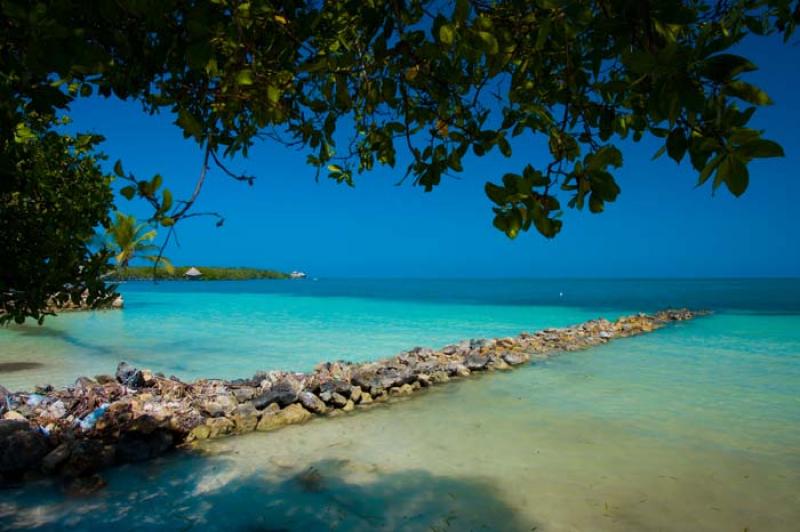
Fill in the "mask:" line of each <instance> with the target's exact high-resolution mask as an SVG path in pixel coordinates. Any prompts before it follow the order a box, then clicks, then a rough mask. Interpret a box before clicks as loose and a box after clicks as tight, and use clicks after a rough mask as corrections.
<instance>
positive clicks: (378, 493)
mask: <svg viewBox="0 0 800 532" xmlns="http://www.w3.org/2000/svg"><path fill="white" fill-rule="evenodd" d="M120 289H121V291H122V293H123V295H124V297H125V300H126V308H125V309H124V310H122V311H106V312H94V313H73V314H65V315H62V316H59V317H58V318H55V319H49V320H47V321H46V323H45V325H44V326H43V327H38V326H35V325H26V326H22V327H17V326H14V327H8V328H6V329H2V330H0V364H2V363H7V362H35V363H38V364H41V366H40V367H37V368H34V369H30V370H24V371H15V372H5V373H0V384H3V385H4V386H6V387H7V388H10V389H26V388H30V387H32V386H33V385H34V384H42V383H51V384H54V385H60V386H63V385H67V384H70V383H71V382H72V381H74V379H75V378H76V377H78V376H79V375H95V374H98V373H113V371H114V369H115V367H116V364H117V363H118V362H119V361H120V360H127V361H128V362H131V363H133V364H136V365H139V366H141V367H147V368H150V369H153V370H156V371H163V372H164V373H166V374H168V375H169V374H175V375H177V376H179V377H182V378H189V379H191V378H196V377H201V376H203V377H211V376H213V377H241V376H249V375H251V374H252V373H254V372H255V371H257V370H267V369H296V370H306V369H310V368H311V367H312V366H313V365H314V364H315V363H317V362H320V361H323V360H332V359H346V360H354V361H358V360H368V359H374V358H380V357H384V356H389V355H392V354H395V353H397V352H398V351H401V350H404V349H408V348H411V347H414V346H417V345H423V346H425V345H427V346H434V347H435V346H440V345H444V344H446V343H449V342H452V341H456V340H460V339H463V338H476V337H486V336H506V335H512V334H518V333H519V332H522V331H532V330H536V329H540V328H544V327H550V326H561V325H567V324H571V323H576V322H581V321H584V320H587V319H591V318H596V317H599V316H604V317H608V318H613V317H616V316H618V315H621V314H626V313H633V312H639V311H652V310H657V309H659V308H663V307H666V306H688V307H693V308H709V309H712V310H714V312H715V313H714V314H713V315H712V316H710V317H707V318H703V319H698V320H695V321H692V322H687V323H681V324H678V325H675V326H671V327H669V328H666V329H662V330H660V331H657V332H655V333H652V334H649V335H645V336H641V337H636V338H631V339H625V340H620V341H615V342H612V343H610V344H607V345H604V346H601V347H598V348H595V349H591V350H588V351H584V352H578V353H567V354H564V355H563V356H559V357H556V358H553V359H550V360H548V361H546V362H540V363H535V364H532V365H530V366H527V367H525V368H522V369H519V370H517V371H514V372H511V373H502V374H492V375H486V376H484V377H481V378H475V379H469V380H467V381H464V382H460V383H457V384H451V385H447V386H443V387H439V388H436V389H433V390H431V391H427V392H425V393H421V394H418V395H415V396H414V397H413V398H411V399H409V400H407V401H403V402H400V403H396V404H393V405H389V406H387V407H382V408H376V409H372V410H370V411H367V412H362V413H360V414H357V415H350V416H343V417H337V418H326V419H316V420H314V421H312V422H311V423H309V424H307V425H303V426H295V427H290V428H287V429H285V430H281V431H278V432H275V433H268V434H258V433H256V434H252V435H247V436H241V437H236V438H228V439H224V440H217V441H214V442H210V443H208V444H207V445H205V446H204V447H203V448H201V449H200V451H201V452H198V453H195V454H181V453H175V454H173V455H170V456H167V457H164V458H161V459H159V460H156V461H154V462H151V463H148V464H142V465H129V466H124V467H120V468H117V469H114V470H112V471H109V472H107V474H106V475H105V476H106V478H107V480H108V487H107V488H106V489H105V490H103V491H102V492H100V493H98V494H95V495H92V496H87V497H69V496H67V495H65V493H64V492H63V490H62V488H61V486H60V485H59V484H58V483H57V482H50V481H42V482H37V483H34V484H29V485H26V486H24V487H20V488H13V489H5V490H2V491H0V529H25V528H34V529H39V530H44V529H54V530H55V529H58V530H62V529H76V530H83V529H96V530H107V529H109V528H110V527H114V528H115V529H118V530H128V529H131V530H152V529H157V528H168V529H180V530H219V529H225V530H376V529H377V530H473V529H474V530H487V529H488V530H538V531H542V530H545V531H546V530H554V531H561V530H564V531H566V530H681V531H683V530H709V531H716V530H730V531H743V530H747V531H760V530H786V531H794V530H798V527H800V280H796V279H795V280H782V279H770V280H752V279H751V280H701V279H698V280H588V279H587V280H535V279H526V280H446V281H445V280H404V279H387V280H328V279H320V280H318V281H313V280H306V281H254V282H242V281H239V282H172V283H160V284H157V285H156V284H152V283H138V282H131V283H126V284H123V285H122V286H121V287H120ZM0 367H1V366H0Z"/></svg>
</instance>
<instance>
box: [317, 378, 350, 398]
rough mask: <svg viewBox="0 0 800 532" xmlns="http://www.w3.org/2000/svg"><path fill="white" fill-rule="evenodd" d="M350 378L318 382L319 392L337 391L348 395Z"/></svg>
mask: <svg viewBox="0 0 800 532" xmlns="http://www.w3.org/2000/svg"><path fill="white" fill-rule="evenodd" d="M350 387H351V385H350V380H349V379H348V380H342V379H335V380H329V381H325V382H323V383H322V384H320V387H319V389H320V391H321V392H323V393H324V392H331V393H338V394H341V395H348V394H349V393H350Z"/></svg>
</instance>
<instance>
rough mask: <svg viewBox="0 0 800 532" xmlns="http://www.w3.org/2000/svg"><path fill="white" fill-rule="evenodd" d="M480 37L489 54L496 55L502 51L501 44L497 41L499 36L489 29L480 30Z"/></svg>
mask: <svg viewBox="0 0 800 532" xmlns="http://www.w3.org/2000/svg"><path fill="white" fill-rule="evenodd" d="M478 38H480V40H481V42H482V43H483V49H484V51H485V52H486V53H487V54H489V55H495V54H496V53H497V52H499V51H500V45H499V44H498V42H497V38H496V37H495V36H494V35H492V34H491V33H489V32H488V31H479V32H478Z"/></svg>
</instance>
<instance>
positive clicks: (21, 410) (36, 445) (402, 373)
mask: <svg viewBox="0 0 800 532" xmlns="http://www.w3.org/2000/svg"><path fill="white" fill-rule="evenodd" d="M701 314H705V312H694V311H690V310H686V309H679V310H664V311H661V312H657V313H655V314H652V315H646V314H638V315H634V316H625V317H621V318H619V319H617V320H616V321H608V320H605V319H598V320H592V321H588V322H585V323H582V324H580V325H575V326H571V327H564V328H558V329H544V330H542V331H539V332H536V333H532V334H531V333H522V334H520V335H519V336H516V337H509V338H495V339H480V340H464V341H462V342H459V343H457V344H452V345H447V346H444V347H442V348H441V349H429V348H421V347H417V348H414V349H411V350H410V351H406V352H403V353H400V354H399V355H396V356H394V357H391V358H387V359H384V360H379V361H375V362H366V363H358V364H356V363H349V362H343V361H338V362H326V363H323V364H319V365H318V366H317V367H316V368H315V369H314V371H312V372H309V373H290V372H284V371H269V372H261V373H257V374H256V375H255V376H253V377H252V378H249V379H237V380H233V381H225V380H215V379H200V380H197V381H195V382H191V383H189V382H182V381H181V380H179V379H177V378H176V377H165V376H164V375H162V374H158V373H152V372H150V371H148V370H144V369H138V368H134V367H132V366H130V365H128V364H126V363H124V362H123V363H121V364H120V365H119V366H118V368H117V371H116V374H115V375H113V376H111V375H98V376H96V377H95V378H88V377H80V378H79V379H78V380H77V381H76V382H75V384H74V385H73V386H70V387H67V388H64V389H58V390H56V389H53V388H52V387H50V386H43V387H42V386H40V387H37V388H36V389H35V390H34V391H33V392H30V393H27V392H25V393H23V392H17V393H12V392H10V391H8V390H6V389H4V388H3V387H2V386H0V414H2V420H0V483H6V484H7V483H13V482H19V481H22V480H26V479H30V478H36V477H38V476H41V475H59V476H61V477H63V478H65V479H66V480H67V481H68V483H69V485H70V486H72V487H73V489H76V490H79V491H91V490H93V489H96V488H98V487H101V486H102V485H103V480H102V478H101V477H100V476H99V475H97V471H99V470H101V469H103V468H104V467H108V466H111V465H114V464H121V463H127V462H141V461H144V460H148V459H151V458H154V457H156V456H159V455H161V454H163V453H165V452H167V451H169V450H170V449H173V448H175V447H177V446H185V445H191V444H192V442H195V441H197V440H204V439H208V438H219V437H223V436H228V435H233V434H242V433H247V432H252V431H271V430H275V429H278V428H280V427H283V426H286V425H292V424H297V423H304V422H306V421H308V420H309V419H311V418H313V417H315V416H331V415H342V414H344V413H347V412H352V411H358V410H360V409H364V408H369V407H371V406H373V405H375V404H378V403H382V402H391V400H392V398H395V397H398V398H399V397H404V396H410V395H413V394H415V393H416V392H417V391H418V390H421V389H424V388H427V387H430V386H435V385H439V384H442V383H446V382H449V381H452V380H456V379H460V378H464V377H468V376H470V375H474V374H478V373H487V372H492V371H499V370H509V369H511V368H513V367H514V366H520V365H523V364H526V363H529V362H530V361H531V360H532V359H541V358H546V357H548V356H552V355H553V354H556V353H558V352H563V351H576V350H580V349H586V348H589V347H592V346H596V345H600V344H604V343H606V342H608V341H610V340H613V339H616V338H623V337H627V336H634V335H639V334H643V333H647V332H651V331H653V330H655V329H658V328H660V327H663V326H664V325H666V324H668V323H670V322H674V321H683V320H689V319H692V318H694V317H695V316H698V315H701Z"/></svg>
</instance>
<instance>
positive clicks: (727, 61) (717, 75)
mask: <svg viewBox="0 0 800 532" xmlns="http://www.w3.org/2000/svg"><path fill="white" fill-rule="evenodd" d="M753 70H756V66H755V65H754V64H753V63H751V62H750V61H748V60H747V59H745V58H744V57H741V56H738V55H733V54H719V55H715V56H712V57H709V58H708V59H707V60H706V62H705V64H704V65H703V69H702V71H703V74H705V75H706V77H708V78H709V79H712V80H714V81H719V82H722V81H727V80H729V79H731V78H733V77H734V76H737V75H739V74H741V73H743V72H752V71H753Z"/></svg>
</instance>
